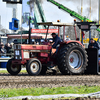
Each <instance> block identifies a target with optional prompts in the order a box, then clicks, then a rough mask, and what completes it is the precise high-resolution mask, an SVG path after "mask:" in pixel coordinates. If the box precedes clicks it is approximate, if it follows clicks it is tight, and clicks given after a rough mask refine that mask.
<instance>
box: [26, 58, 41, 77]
mask: <svg viewBox="0 0 100 100" xmlns="http://www.w3.org/2000/svg"><path fill="white" fill-rule="evenodd" d="M41 69H42V65H41V62H40V61H39V60H38V59H35V58H33V59H30V60H29V61H28V62H27V65H26V70H27V72H28V74H29V75H33V76H35V75H39V74H40V72H41Z"/></svg>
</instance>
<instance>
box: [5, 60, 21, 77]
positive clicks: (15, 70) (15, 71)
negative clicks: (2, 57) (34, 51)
mask: <svg viewBox="0 0 100 100" xmlns="http://www.w3.org/2000/svg"><path fill="white" fill-rule="evenodd" d="M12 60H13V59H10V60H8V62H7V66H6V68H7V71H8V72H9V73H10V74H11V75H17V74H18V73H19V72H20V71H21V65H15V64H12Z"/></svg>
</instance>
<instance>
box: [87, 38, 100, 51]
mask: <svg viewBox="0 0 100 100" xmlns="http://www.w3.org/2000/svg"><path fill="white" fill-rule="evenodd" d="M88 48H96V49H98V50H99V44H98V42H96V41H95V40H94V39H93V38H91V39H90V43H89V45H88Z"/></svg>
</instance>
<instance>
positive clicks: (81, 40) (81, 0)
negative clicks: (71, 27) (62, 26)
mask: <svg viewBox="0 0 100 100" xmlns="http://www.w3.org/2000/svg"><path fill="white" fill-rule="evenodd" d="M82 12H83V0H81V16H82ZM80 41H81V42H82V31H80Z"/></svg>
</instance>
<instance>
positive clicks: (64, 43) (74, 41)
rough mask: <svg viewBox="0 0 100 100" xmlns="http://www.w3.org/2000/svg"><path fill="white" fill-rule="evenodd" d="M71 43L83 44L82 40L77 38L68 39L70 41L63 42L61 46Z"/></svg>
mask: <svg viewBox="0 0 100 100" xmlns="http://www.w3.org/2000/svg"><path fill="white" fill-rule="evenodd" d="M69 43H78V44H80V45H82V46H83V44H82V43H81V42H80V41H76V40H68V41H64V42H61V44H60V46H63V45H66V44H69ZM83 47H84V46H83Z"/></svg>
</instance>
